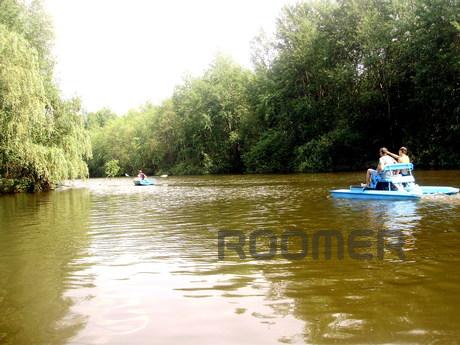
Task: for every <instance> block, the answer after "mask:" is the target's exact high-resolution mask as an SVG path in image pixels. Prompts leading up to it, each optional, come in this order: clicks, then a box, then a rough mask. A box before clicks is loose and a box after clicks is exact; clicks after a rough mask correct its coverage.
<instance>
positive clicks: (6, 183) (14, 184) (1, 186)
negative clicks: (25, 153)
mask: <svg viewBox="0 0 460 345" xmlns="http://www.w3.org/2000/svg"><path fill="white" fill-rule="evenodd" d="M55 187H56V186H55V185H54V184H51V183H49V182H48V181H42V182H37V181H34V180H33V179H30V178H20V179H17V178H16V179H13V178H0V194H12V193H23V192H29V193H33V192H45V191H50V190H53V189H54V188H55Z"/></svg>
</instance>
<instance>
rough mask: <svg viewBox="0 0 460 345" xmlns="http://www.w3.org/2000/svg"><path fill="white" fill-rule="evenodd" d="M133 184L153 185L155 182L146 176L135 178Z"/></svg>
mask: <svg viewBox="0 0 460 345" xmlns="http://www.w3.org/2000/svg"><path fill="white" fill-rule="evenodd" d="M133 182H134V185H135V186H153V185H154V184H155V182H154V181H152V180H149V179H147V178H145V179H143V180H141V179H135V180H134V181H133Z"/></svg>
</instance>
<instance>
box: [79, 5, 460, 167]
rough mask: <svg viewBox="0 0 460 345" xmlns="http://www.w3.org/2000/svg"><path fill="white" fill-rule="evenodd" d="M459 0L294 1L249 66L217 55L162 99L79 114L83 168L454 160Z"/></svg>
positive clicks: (259, 42)
mask: <svg viewBox="0 0 460 345" xmlns="http://www.w3.org/2000/svg"><path fill="white" fill-rule="evenodd" d="M459 23H460V2H459V1H456V0H412V1H410V0H346V1H329V2H327V1H326V2H321V3H310V2H308V3H300V4H298V5H296V6H291V7H287V8H285V9H284V10H283V12H282V14H281V15H280V17H279V18H278V20H277V31H276V34H275V36H274V37H272V38H267V37H265V36H264V35H263V34H262V35H260V36H259V37H256V38H255V39H254V44H253V51H252V54H253V60H254V70H253V71H250V70H245V69H244V68H242V67H240V66H238V65H237V64H236V63H235V62H232V61H231V59H230V58H228V57H225V56H218V57H217V58H216V59H215V60H214V61H213V62H212V63H211V65H210V66H209V68H208V70H207V71H206V72H205V73H204V74H203V75H202V76H199V77H196V78H188V79H187V80H184V82H183V83H182V85H179V86H177V88H176V90H175V91H174V94H173V95H172V97H171V99H170V100H168V101H166V102H164V103H163V104H162V105H161V106H154V105H151V104H146V105H144V106H143V107H140V108H139V109H137V110H135V111H131V112H129V113H128V114H126V115H125V116H122V117H117V116H115V115H114V114H113V113H111V112H110V111H109V110H107V109H104V110H101V111H99V112H96V113H92V114H89V115H88V128H89V129H90V131H91V138H92V143H93V153H94V158H93V160H91V161H90V162H89V168H90V172H91V175H93V176H101V175H104V167H105V164H106V163H107V162H109V161H111V160H118V163H119V166H120V168H121V170H120V171H121V172H128V173H132V172H135V171H136V169H138V168H141V167H142V168H144V169H146V170H147V171H148V172H149V173H167V174H203V173H240V172H308V171H331V170H347V169H361V168H364V167H366V166H368V165H369V164H375V160H376V159H377V156H378V148H379V147H381V146H388V147H389V148H390V149H393V150H395V151H397V149H398V148H399V146H401V145H404V146H407V147H409V150H410V155H411V157H412V159H413V160H414V162H415V163H417V164H418V165H419V166H424V167H442V168H450V167H458V166H459V165H460V150H459V149H460V25H459Z"/></svg>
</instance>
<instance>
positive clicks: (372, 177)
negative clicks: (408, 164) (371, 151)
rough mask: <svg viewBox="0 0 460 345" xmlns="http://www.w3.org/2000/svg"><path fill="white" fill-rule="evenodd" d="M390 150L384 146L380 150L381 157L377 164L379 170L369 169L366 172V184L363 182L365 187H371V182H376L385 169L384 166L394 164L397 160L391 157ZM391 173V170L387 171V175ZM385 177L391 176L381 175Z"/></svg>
mask: <svg viewBox="0 0 460 345" xmlns="http://www.w3.org/2000/svg"><path fill="white" fill-rule="evenodd" d="M387 152H388V150H387V148H386V147H382V148H380V150H379V154H380V158H379V164H378V165H377V170H374V169H367V173H366V184H362V186H363V187H370V186H371V184H374V183H372V182H375V181H376V179H377V177H378V176H379V175H380V174H381V172H382V171H383V168H384V167H385V166H386V165H388V164H394V163H396V161H395V160H394V159H393V158H392V157H390V156H389V155H388V154H387ZM389 174H391V171H388V172H386V173H385V175H389ZM381 177H383V178H387V177H389V176H381Z"/></svg>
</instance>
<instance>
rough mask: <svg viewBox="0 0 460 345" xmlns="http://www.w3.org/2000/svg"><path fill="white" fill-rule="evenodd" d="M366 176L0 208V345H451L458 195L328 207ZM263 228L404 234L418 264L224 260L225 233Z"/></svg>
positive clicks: (103, 189)
mask: <svg viewBox="0 0 460 345" xmlns="http://www.w3.org/2000/svg"><path fill="white" fill-rule="evenodd" d="M432 174H433V173H432V172H427V173H423V172H421V173H419V174H418V176H417V177H418V179H423V178H426V179H427V180H429V181H430V184H447V183H446V182H445V181H444V180H445V179H447V180H449V184H450V185H460V177H458V174H457V175H455V176H457V177H455V176H453V175H452V174H451V172H447V173H446V176H445V178H443V173H442V172H437V174H438V181H435V179H434V177H433V175H432ZM360 178H361V176H359V175H357V174H311V175H271V176H260V175H259V176H208V177H184V178H168V179H158V182H159V183H160V185H158V186H154V187H135V186H133V185H132V183H131V181H130V179H114V180H105V179H95V180H89V181H87V182H84V183H81V187H84V188H79V189H73V190H68V191H62V192H55V193H49V194H38V195H21V196H8V197H3V198H0V212H1V213H0V216H1V218H0V226H1V228H0V249H2V251H1V252H0V273H1V280H0V308H1V311H2V312H1V313H0V343H5V342H6V343H11V344H29V343H32V342H33V343H37V344H45V343H57V344H64V343H68V344H184V343H187V344H188V343H192V344H193V343H196V344H215V343H221V344H248V343H250V344H279V343H292V344H297V343H298V344H305V343H308V344H310V343H313V344H333V343H334V344H336V343H347V344H354V343H355V344H362V343H370V342H372V343H424V342H432V341H434V340H436V341H439V342H440V343H449V342H454V341H455V340H456V339H458V337H459V336H460V332H459V331H458V324H460V317H459V314H458V312H457V309H458V307H459V306H460V298H459V296H458V293H457V292H458V288H459V286H460V275H459V273H458V270H457V269H456V265H457V264H458V263H459V259H458V257H457V253H458V249H457V248H458V246H459V245H460V235H459V231H458V229H459V225H460V217H459V210H460V202H459V200H460V197H458V196H454V197H450V198H442V197H441V198H434V197H430V198H427V199H424V200H421V201H418V202H417V201H416V202H414V201H370V202H369V201H353V200H334V199H331V198H330V197H329V195H328V190H329V189H332V188H337V187H343V186H346V185H349V184H351V183H353V182H356V180H359V179H360ZM255 229H268V230H272V231H274V232H276V233H278V234H281V233H282V232H283V231H284V230H285V229H298V230H302V231H305V232H306V233H307V235H308V238H309V239H311V238H312V235H313V233H315V232H316V231H318V230H325V229H330V230H338V231H340V232H341V233H342V234H343V236H344V238H345V239H346V238H347V235H348V234H349V233H350V232H351V231H353V230H356V229H371V230H375V231H376V232H377V231H378V230H385V231H387V237H386V241H388V242H391V241H393V240H395V239H397V238H399V237H400V236H402V238H403V240H404V246H403V247H404V251H405V256H406V260H400V259H399V258H398V256H397V255H395V253H393V252H391V250H388V252H386V253H385V257H384V260H378V259H377V258H374V259H373V260H367V261H363V260H353V259H351V258H350V257H348V256H347V255H346V256H345V258H344V259H343V260H339V259H337V257H335V256H333V258H332V259H331V260H325V259H324V257H323V256H320V259H319V260H314V259H313V258H312V256H311V255H310V254H311V251H310V250H311V248H309V251H310V252H309V255H307V257H306V258H305V259H302V260H296V261H289V260H286V259H284V258H282V257H281V256H279V255H278V256H277V257H276V259H274V260H269V261H267V260H262V261H258V260H255V259H253V258H251V257H250V256H248V258H246V259H244V260H240V259H239V258H238V257H237V256H236V255H235V254H234V253H228V255H227V256H226V258H225V260H223V261H219V260H217V232H218V231H219V230H241V231H244V232H245V234H246V235H249V233H250V232H251V231H252V230H255ZM373 241H374V242H375V241H376V239H373ZM310 244H311V243H310ZM310 244H309V245H310ZM246 250H247V247H246ZM37 315H44V316H42V317H39V318H38V317H36V316H37ZM31 339H33V340H34V341H32V340H31Z"/></svg>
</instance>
